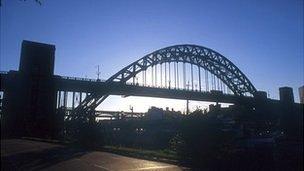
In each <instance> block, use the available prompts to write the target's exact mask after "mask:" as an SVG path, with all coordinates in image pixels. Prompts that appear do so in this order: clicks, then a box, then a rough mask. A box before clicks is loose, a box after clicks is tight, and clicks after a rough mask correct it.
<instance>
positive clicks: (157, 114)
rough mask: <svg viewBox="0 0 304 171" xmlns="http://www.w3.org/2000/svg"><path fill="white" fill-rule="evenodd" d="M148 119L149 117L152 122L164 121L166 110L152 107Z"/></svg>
mask: <svg viewBox="0 0 304 171" xmlns="http://www.w3.org/2000/svg"><path fill="white" fill-rule="evenodd" d="M146 117H147V118H148V119H150V120H159V119H163V117H164V110H163V109H160V108H157V107H154V106H152V107H151V108H150V109H149V110H148V112H147V115H146Z"/></svg>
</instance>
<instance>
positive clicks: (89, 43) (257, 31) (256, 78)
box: [0, 0, 304, 112]
mask: <svg viewBox="0 0 304 171" xmlns="http://www.w3.org/2000/svg"><path fill="white" fill-rule="evenodd" d="M276 2H277V1H276ZM58 3H60V4H61V6H60V7H58V6H56V5H57V4H58ZM96 3H97V4H95V5H93V4H92V3H89V2H87V3H85V2H75V3H74V4H72V5H71V4H70V3H68V2H63V3H61V2H60V1H47V0H45V1H42V5H37V4H35V3H33V2H31V1H29V2H21V1H3V2H2V6H1V7H0V10H1V46H0V47H1V52H0V55H1V60H0V61H1V63H0V70H4V71H8V70H18V65H19V57H20V49H21V41H22V40H24V39H26V40H30V41H37V42H42V43H46V44H54V45H55V46H56V52H55V53H56V54H55V72H54V74H55V75H61V76H71V77H88V78H96V77H97V76H96V70H97V69H96V66H97V65H100V67H101V79H107V78H109V77H110V76H111V75H113V74H115V73H116V72H118V71H119V70H120V69H122V68H124V67H125V66H127V65H129V64H130V63H132V62H134V61H135V60H137V59H140V58H141V57H143V56H144V55H146V54H149V53H151V52H153V51H155V50H158V49H161V48H164V47H168V46H172V45H175V44H196V45H201V46H204V47H207V48H210V49H214V50H215V51H217V52H219V53H220V54H222V55H223V56H225V57H226V58H228V59H229V60H230V61H232V62H233V63H234V64H235V65H236V66H237V67H238V68H240V70H241V71H242V72H243V73H244V74H245V75H246V76H247V77H248V78H249V80H250V81H251V82H252V83H253V85H254V86H255V87H256V88H257V89H258V90H261V91H266V92H267V93H268V94H270V98H273V99H278V98H279V95H278V91H279V90H278V89H279V87H283V86H290V87H292V88H293V93H294V97H295V101H296V102H299V94H298V88H299V87H301V86H303V85H304V80H303V78H304V75H303V64H304V60H303V51H304V50H303V45H304V43H303V39H302V38H303V8H301V7H303V1H292V2H283V1H279V2H277V3H275V5H273V3H271V2H266V3H263V2H252V3H250V5H249V3H246V2H241V1H233V3H227V4H225V3H222V4H219V5H218V4H216V3H214V2H205V3H202V2H199V1H191V3H185V2H183V1H181V2H180V3H174V4H172V3H170V1H166V2H161V3H155V4H154V3H150V2H141V1H132V2H122V1H115V2H107V3H102V2H96ZM189 4H190V5H189ZM206 4H207V5H208V6H211V7H214V8H215V7H216V8H217V9H219V11H224V12H223V13H216V12H214V11H212V10H211V9H206V8H204V9H205V10H206V11H205V13H204V12H201V11H199V9H200V8H199V7H200V6H205V5H206ZM171 5H172V7H171ZM240 6H241V7H242V8H239V7H240ZM55 7H57V8H58V9H57V8H56V12H57V13H56V14H55V13H52V11H55V10H54V8H55ZM168 7H171V8H170V9H171V11H170V12H168V11H167V10H168ZM226 7H227V8H226ZM237 7H238V8H237ZM123 9H127V11H128V12H123ZM82 10H87V11H89V12H88V13H87V14H80V13H81V12H80V13H79V11H82ZM180 11H185V12H184V13H182V12H180ZM226 13H227V15H225V14H226ZM138 14H141V15H138ZM243 15H244V16H243ZM236 17H239V18H238V20H236ZM211 18H212V20H211ZM225 19H226V20H225ZM202 20H203V22H201V21H202ZM37 21H39V22H37ZM80 21H82V22H84V24H80ZM37 23H39V24H40V25H39V24H37ZM205 23H206V25H205ZM57 26H58V27H59V26H60V27H61V28H64V29H61V28H58V27H57ZM223 26H224V28H223ZM20 28H22V29H20ZM152 28H153V29H152ZM81 34H84V35H81ZM280 42H284V44H282V43H280ZM109 56H110V57H109ZM71 64H72V65H71ZM282 68H284V69H282ZM145 103H149V104H148V105H147V104H145ZM117 104H119V106H117ZM185 104H186V101H185V100H167V99H159V98H148V97H127V98H121V97H111V98H109V99H107V100H106V101H105V102H104V103H102V104H101V105H100V106H99V109H100V108H102V110H109V109H113V108H118V110H121V109H124V111H128V110H129V106H130V105H131V106H134V111H136V112H142V111H143V110H146V109H147V108H149V107H150V106H156V107H161V108H165V107H169V108H170V109H171V108H172V107H173V108H174V109H175V110H180V111H183V109H184V108H185V106H186V105H185ZM207 104H208V103H204V102H195V101H191V102H190V105H191V106H190V109H193V108H194V109H195V108H196V107H197V106H203V107H204V108H205V107H206V106H207ZM143 106H145V107H143ZM171 106H172V107H171Z"/></svg>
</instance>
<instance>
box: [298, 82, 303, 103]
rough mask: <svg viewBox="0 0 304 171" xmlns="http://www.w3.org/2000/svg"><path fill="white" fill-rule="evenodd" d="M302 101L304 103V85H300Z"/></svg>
mask: <svg viewBox="0 0 304 171" xmlns="http://www.w3.org/2000/svg"><path fill="white" fill-rule="evenodd" d="M299 98H300V103H302V104H304V86H302V87H299Z"/></svg>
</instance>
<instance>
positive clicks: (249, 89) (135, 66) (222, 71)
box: [74, 45, 256, 113]
mask: <svg viewBox="0 0 304 171" xmlns="http://www.w3.org/2000/svg"><path fill="white" fill-rule="evenodd" d="M189 65H190V70H189ZM187 67H188V71H187ZM194 68H197V69H194ZM194 70H196V72H197V73H198V76H197V77H196V78H197V79H198V80H197V83H196V84H195V83H194V79H193V77H194V74H193V72H194ZM148 71H149V72H148ZM140 73H141V74H140ZM139 75H141V76H139ZM180 75H182V77H180ZM203 75H204V81H205V83H203V81H202V80H201V78H202V76H203ZM139 78H140V80H142V82H141V84H140V85H142V86H153V87H161V88H175V89H186V90H189V89H190V90H193V91H194V90H195V91H208V90H212V89H213V90H221V91H225V90H231V91H232V92H233V93H234V94H235V95H238V96H244V95H248V94H249V95H253V94H254V93H255V92H256V89H255V87H254V86H253V85H252V84H251V82H250V81H249V79H248V78H247V77H246V76H245V75H244V74H243V73H242V72H241V71H240V70H239V69H238V68H237V67H236V66H235V65H234V64H233V63H232V62H231V61H229V60H228V59H227V58H225V57H224V56H223V55H221V54H219V53H218V52H215V51H214V50H211V49H209V48H205V47H202V46H197V45H176V46H170V47H166V48H163V49H160V50H157V51H155V52H152V53H150V54H148V55H146V56H144V57H143V58H141V59H139V60H137V61H135V62H133V63H132V64H130V65H128V66H126V67H125V68H123V69H122V70H120V71H119V72H117V73H116V74H114V75H113V76H112V77H110V78H109V79H108V80H107V81H106V83H107V84H108V85H109V87H111V83H113V82H121V83H124V84H125V83H127V82H130V81H131V82H132V83H133V84H135V85H139V83H138V82H139V81H138V79H139ZM147 78H148V79H150V84H147ZM187 79H188V81H187ZM190 81H191V82H190ZM203 84H205V87H204V89H202V87H203ZM189 86H190V87H191V88H189ZM194 86H195V88H194ZM214 86H215V87H217V88H214ZM107 91H108V90H105V91H100V92H95V93H92V94H91V95H89V96H87V97H86V98H85V100H84V101H83V102H82V103H81V104H80V105H79V106H78V107H77V108H76V109H75V110H74V112H75V113H88V112H91V111H94V110H95V108H96V107H97V106H98V105H99V104H100V103H101V102H102V101H104V100H105V99H106V98H107V97H108V92H107Z"/></svg>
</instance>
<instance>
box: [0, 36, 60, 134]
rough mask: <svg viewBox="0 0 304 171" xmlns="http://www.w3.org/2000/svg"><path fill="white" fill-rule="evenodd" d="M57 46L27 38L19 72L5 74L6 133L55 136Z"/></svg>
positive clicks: (23, 45) (4, 125)
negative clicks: (55, 59) (55, 63)
mask: <svg viewBox="0 0 304 171" xmlns="http://www.w3.org/2000/svg"><path fill="white" fill-rule="evenodd" d="M54 55H55V46H54V45H48V44H42V43H36V42H30V41H23V42H22V49H21V57H20V65H19V72H18V71H10V72H9V73H8V74H7V76H6V78H1V81H2V83H1V85H2V86H3V89H5V91H4V99H3V103H4V105H3V106H4V108H3V120H2V121H3V122H2V121H1V122H2V123H1V126H2V127H1V129H2V133H5V134H6V135H7V136H37V137H45V136H52V134H53V132H54V127H55V123H54V121H55V107H56V91H55V87H54V80H53V73H54V58H55V56H54Z"/></svg>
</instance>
